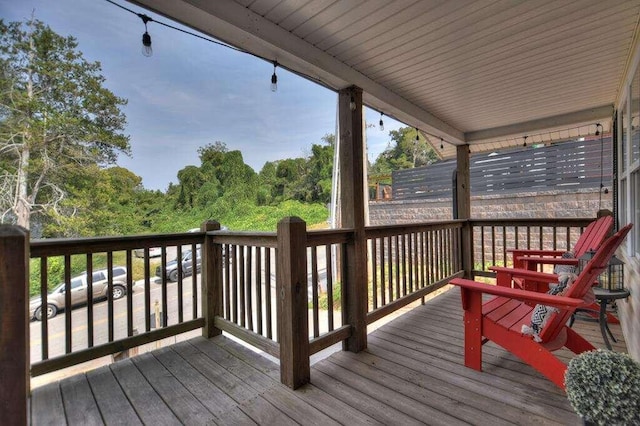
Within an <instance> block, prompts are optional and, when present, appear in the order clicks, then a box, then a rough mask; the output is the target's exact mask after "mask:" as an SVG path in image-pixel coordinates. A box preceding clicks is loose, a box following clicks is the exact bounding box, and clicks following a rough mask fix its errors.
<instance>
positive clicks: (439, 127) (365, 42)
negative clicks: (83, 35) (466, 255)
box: [131, 0, 640, 157]
mask: <svg viewBox="0 0 640 426" xmlns="http://www.w3.org/2000/svg"><path fill="white" fill-rule="evenodd" d="M131 1H132V2H133V3H136V4H139V5H141V6H144V7H146V8H148V9H150V10H152V11H154V12H156V13H159V14H161V15H165V16H167V17H169V18H171V19H174V20H176V21H178V22H181V23H184V24H186V25H188V26H191V27H192V28H194V29H196V30H198V31H201V32H202V33H204V34H207V35H210V36H212V37H215V38H217V39H219V40H222V41H225V42H227V43H229V44H231V45H233V46H236V47H239V48H241V49H244V50H247V51H250V52H252V53H255V54H257V55H259V56H262V57H265V58H268V59H270V60H277V61H278V62H279V63H280V64H282V65H283V66H285V67H286V68H288V69H291V70H293V71H297V72H299V73H301V74H304V75H307V76H310V77H311V78H312V79H315V80H319V81H321V82H322V84H324V85H326V86H327V87H330V88H332V89H336V90H339V89H341V88H344V87H348V86H350V85H356V86H359V87H362V89H363V91H364V95H363V96H364V102H365V104H366V105H368V106H370V107H372V108H374V109H376V110H380V111H383V112H384V114H385V115H389V116H393V117H395V118H397V119H398V120H400V121H402V122H404V123H406V124H408V125H410V126H413V127H418V128H419V129H420V130H421V131H422V132H423V133H424V134H426V135H427V136H428V139H429V140H430V141H432V143H433V145H434V146H435V147H437V148H438V150H439V151H440V153H441V154H442V156H443V157H451V156H455V151H456V150H455V146H456V145H461V144H469V146H470V148H471V150H472V151H484V150H497V149H501V148H505V147H509V146H514V145H521V144H523V142H524V136H525V135H526V136H528V137H527V143H532V144H533V143H541V142H545V141H549V140H558V139H562V138H566V137H572V136H585V135H589V134H593V133H594V132H595V130H596V126H595V123H596V122H601V123H602V124H603V125H604V130H605V132H607V131H610V126H611V117H612V113H613V105H614V103H615V102H616V101H617V100H618V96H619V92H620V91H621V88H622V86H623V79H624V78H625V76H626V72H627V70H628V68H629V67H630V64H631V63H632V61H633V60H634V55H638V51H639V50H640V47H639V46H640V41H639V38H640V1H639V0H607V1H603V0H493V1H491V0H484V1H472V0H395V1H391V0H368V1H356V0H350V1H348V0H342V1H336V0H235V1H234V0H215V1H209V0H131ZM440 138H442V139H443V140H444V142H445V143H444V146H445V148H444V150H440Z"/></svg>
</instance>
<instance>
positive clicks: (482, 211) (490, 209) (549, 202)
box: [369, 190, 612, 225]
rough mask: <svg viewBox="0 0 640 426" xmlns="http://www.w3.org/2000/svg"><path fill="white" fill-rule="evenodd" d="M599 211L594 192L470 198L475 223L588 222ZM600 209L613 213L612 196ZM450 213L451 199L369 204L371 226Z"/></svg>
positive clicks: (425, 219)
mask: <svg viewBox="0 0 640 426" xmlns="http://www.w3.org/2000/svg"><path fill="white" fill-rule="evenodd" d="M599 208H600V202H599V194H598V191H597V190H595V191H594V190H589V191H587V190H585V191H580V192H560V191H554V192H535V193H524V194H519V195H517V196H514V195H509V196H500V195H486V196H478V197H471V217H472V218H474V219H501V218H509V219H511V218H526V219H540V218H588V217H596V212H597V211H598V210H599ZM601 208H603V209H609V210H611V209H612V200H611V194H603V195H602V204H601ZM452 211H453V209H452V202H451V199H438V200H405V201H393V200H391V201H372V202H370V203H369V219H370V224H371V225H395V224H401V223H416V222H433V221H439V220H451V218H452V217H453V214H452Z"/></svg>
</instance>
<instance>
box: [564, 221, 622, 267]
mask: <svg viewBox="0 0 640 426" xmlns="http://www.w3.org/2000/svg"><path fill="white" fill-rule="evenodd" d="M611 228H613V216H602V217H601V218H599V219H597V220H594V221H593V222H591V223H590V224H589V225H588V226H587V227H586V228H585V230H584V232H583V233H582V234H581V235H580V238H578V241H576V244H575V246H573V254H574V256H575V257H576V258H578V257H580V256H582V255H583V254H585V253H586V252H587V251H589V250H597V249H598V247H600V244H602V242H603V241H604V240H605V238H607V236H608V235H609V232H610V231H611Z"/></svg>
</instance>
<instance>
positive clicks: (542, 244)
mask: <svg viewBox="0 0 640 426" xmlns="http://www.w3.org/2000/svg"><path fill="white" fill-rule="evenodd" d="M542 233H543V229H542V226H539V227H538V238H539V239H540V241H539V242H538V244H539V246H538V248H539V249H540V250H542V249H543V248H544V237H543V234H542Z"/></svg>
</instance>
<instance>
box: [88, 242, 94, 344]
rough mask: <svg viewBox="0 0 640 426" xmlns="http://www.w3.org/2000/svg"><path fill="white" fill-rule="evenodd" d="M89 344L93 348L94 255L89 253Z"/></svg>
mask: <svg viewBox="0 0 640 426" xmlns="http://www.w3.org/2000/svg"><path fill="white" fill-rule="evenodd" d="M87 344H88V347H90V348H92V347H93V253H87Z"/></svg>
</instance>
